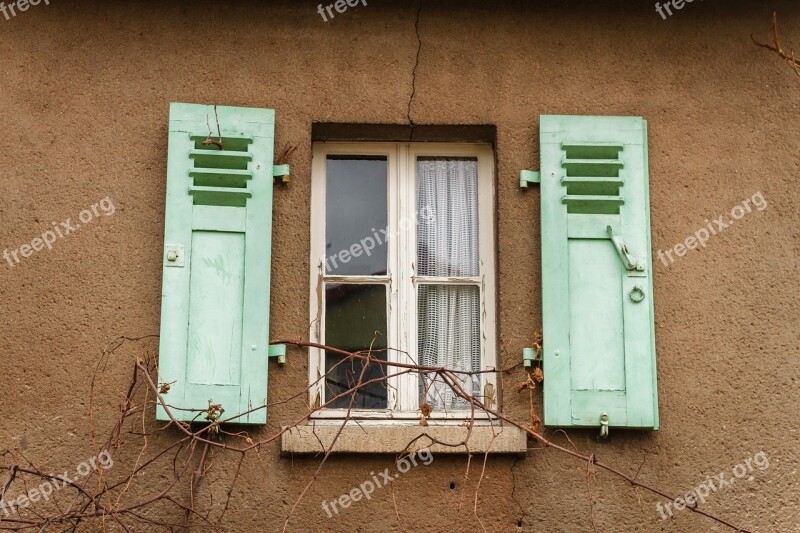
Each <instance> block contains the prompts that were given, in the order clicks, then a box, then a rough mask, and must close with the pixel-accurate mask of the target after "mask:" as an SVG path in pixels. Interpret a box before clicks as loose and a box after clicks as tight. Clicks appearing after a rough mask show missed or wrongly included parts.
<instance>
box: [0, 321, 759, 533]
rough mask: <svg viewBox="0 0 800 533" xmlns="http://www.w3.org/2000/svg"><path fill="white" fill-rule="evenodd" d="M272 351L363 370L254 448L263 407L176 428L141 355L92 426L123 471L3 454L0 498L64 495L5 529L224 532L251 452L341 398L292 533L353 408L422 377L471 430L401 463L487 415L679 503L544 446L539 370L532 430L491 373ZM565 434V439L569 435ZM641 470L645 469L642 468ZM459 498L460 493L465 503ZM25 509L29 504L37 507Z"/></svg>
mask: <svg viewBox="0 0 800 533" xmlns="http://www.w3.org/2000/svg"><path fill="white" fill-rule="evenodd" d="M155 337H157V335H148V336H144V337H119V338H117V339H115V340H114V341H112V342H111V343H109V345H108V346H106V347H105V348H104V349H103V351H102V353H101V357H100V359H99V361H98V364H97V368H96V371H95V375H94V377H93V379H92V385H91V389H90V398H89V403H90V406H91V407H90V408H91V410H92V411H94V394H95V391H96V389H97V386H98V383H99V382H100V380H101V377H102V376H103V373H104V370H105V369H106V365H107V363H108V358H109V357H110V356H111V354H112V353H113V352H114V351H115V350H117V349H118V348H119V347H120V346H122V345H124V344H126V343H134V342H136V343H141V342H145V341H147V339H150V338H155ZM271 344H286V345H291V346H295V347H298V348H301V349H305V348H319V349H324V350H326V351H328V352H331V353H334V354H338V355H340V356H343V358H342V359H341V360H340V361H339V362H338V363H337V364H336V365H334V368H332V369H331V370H330V371H329V372H328V373H330V372H333V371H334V370H335V368H336V367H337V366H338V365H342V364H348V363H350V364H352V363H356V362H358V363H360V364H362V369H361V371H360V372H359V373H358V376H357V378H355V375H354V378H355V379H353V380H350V382H348V383H347V390H345V391H343V392H341V393H339V394H336V395H334V396H333V397H332V398H326V401H325V402H324V403H322V404H321V405H311V406H309V405H307V403H306V400H307V398H308V394H309V390H310V389H311V388H312V387H315V386H316V385H318V384H319V383H320V381H321V380H324V379H326V376H327V374H326V375H323V376H320V377H319V378H318V380H317V381H316V382H315V383H312V384H310V385H309V387H307V388H305V389H303V390H300V391H298V392H297V393H295V394H292V395H291V396H289V397H287V398H283V399H280V400H277V401H276V402H274V403H271V404H269V405H270V406H274V405H280V404H286V403H289V402H293V401H297V402H303V403H304V404H305V405H306V412H304V413H303V414H302V415H301V416H298V417H297V418H296V419H295V420H292V421H291V422H290V423H289V424H288V425H286V426H284V427H283V428H282V429H281V430H280V431H277V432H275V433H274V434H271V435H268V436H266V437H264V438H261V439H258V440H254V439H253V438H251V437H250V436H249V435H248V434H247V433H245V432H239V433H233V432H231V431H229V424H230V423H235V422H236V420H237V419H238V418H239V417H241V416H244V415H246V414H248V413H252V412H255V411H258V410H260V409H265V408H267V407H268V406H267V405H261V406H257V407H254V408H253V409H251V410H250V411H248V412H246V413H239V414H236V415H234V416H228V417H225V411H224V409H223V407H222V406H221V405H218V404H213V403H211V402H209V406H208V408H206V409H198V410H197V413H196V414H197V417H196V419H197V423H193V424H189V423H186V422H181V421H178V420H177V419H176V417H175V415H174V410H175V409H176V407H174V406H172V405H170V404H169V403H168V401H167V398H168V397H169V389H170V384H167V383H162V384H160V385H159V384H158V382H157V379H156V378H155V377H154V376H155V375H156V374H157V363H156V357H155V356H154V355H152V354H151V353H150V352H149V351H147V350H144V355H143V356H141V357H138V358H137V359H136V361H135V363H134V364H133V367H132V377H131V381H130V383H129V385H128V387H127V389H126V392H125V393H124V397H123V400H122V402H120V404H119V407H118V409H119V412H118V414H117V416H116V420H115V421H114V423H113V424H112V426H111V429H110V431H109V434H108V436H107V438H106V439H105V441H104V442H103V445H102V446H97V444H96V437H95V427H94V426H95V420H96V418H95V417H94V415H90V418H89V424H90V435H91V437H92V443H93V446H95V449H100V450H107V451H108V452H109V453H111V454H113V456H114V458H115V461H116V462H118V463H119V464H118V466H115V468H114V469H113V471H108V472H106V471H102V470H96V471H94V472H92V473H91V474H90V475H88V476H87V477H85V478H84V479H83V480H81V481H77V480H63V479H61V476H55V475H53V474H51V473H47V472H45V471H43V470H42V469H40V468H38V467H37V466H35V465H34V464H33V463H32V462H31V461H28V460H27V458H26V457H25V456H24V455H23V453H22V452H21V451H20V450H15V451H7V452H6V453H5V454H3V459H4V462H5V464H2V465H0V472H5V473H6V479H5V481H4V482H3V483H2V485H0V487H2V491H1V492H0V499H2V498H3V497H4V496H5V495H6V494H7V493H8V492H9V490H10V489H12V488H18V489H23V490H24V491H25V492H28V491H29V487H30V486H31V485H33V484H35V483H58V484H61V485H62V486H61V488H60V489H61V490H59V491H58V494H56V493H53V495H52V499H50V500H49V501H47V502H40V501H38V502H35V505H27V506H20V505H18V503H19V500H12V501H10V502H6V507H7V508H11V511H12V512H11V513H10V514H9V513H6V514H5V515H4V514H3V511H2V510H0V530H10V531H28V530H35V531H42V530H45V529H48V528H53V529H57V530H59V531H76V530H77V528H78V527H79V526H80V525H81V524H86V525H89V526H91V527H93V528H95V529H103V530H106V529H107V528H108V525H109V524H114V525H115V526H116V527H117V528H119V529H122V530H123V531H131V530H132V528H135V527H136V526H142V525H147V526H148V528H150V529H155V528H159V529H163V530H166V531H175V530H180V529H184V528H186V527H191V526H192V525H200V526H202V528H203V529H209V530H213V531H219V530H220V529H222V528H223V524H224V522H223V520H224V517H225V514H226V512H227V510H228V508H229V504H230V502H231V498H232V494H233V490H234V486H235V484H236V482H237V480H238V479H239V477H240V473H241V468H242V464H243V462H244V460H245V457H246V455H247V454H248V453H250V452H258V451H259V450H260V449H261V448H263V447H264V446H266V445H268V444H271V443H273V442H275V441H276V440H277V439H279V438H280V437H281V435H282V434H283V433H285V432H286V431H289V430H291V429H293V428H296V427H298V426H299V425H302V424H304V423H306V422H308V421H309V418H310V417H311V415H312V414H313V413H314V412H315V411H318V410H319V409H324V408H326V407H329V406H331V405H333V404H334V402H337V401H339V400H341V399H343V398H344V399H349V402H348V403H349V407H348V409H347V411H346V415H345V417H344V418H343V420H342V421H341V425H340V426H339V427H338V431H337V432H336V434H335V436H334V437H333V438H332V440H331V441H330V443H329V444H328V445H327V446H323V447H324V454H322V457H321V459H320V462H319V465H318V466H317V468H316V471H315V472H314V473H313V475H312V476H311V478H310V479H309V480H308V482H307V484H306V485H305V486H304V488H303V489H302V491H301V492H300V493H299V494H298V496H297V498H296V499H295V501H294V503H293V505H292V506H291V509H290V511H289V512H288V514H287V516H286V519H285V521H284V524H283V530H284V531H286V530H287V529H288V528H289V524H290V521H291V519H292V516H293V515H294V512H295V510H296V509H297V507H298V506H299V504H300V503H301V501H302V500H303V497H304V496H305V494H306V493H307V492H308V490H309V488H310V487H311V486H312V485H313V483H314V482H315V481H316V480H317V478H318V476H319V474H320V472H321V470H322V468H323V466H324V465H325V463H326V462H327V460H328V459H329V457H330V456H331V454H332V453H333V452H334V448H335V445H336V442H337V439H338V438H339V436H340V435H341V433H342V431H343V429H344V427H345V425H346V424H348V422H350V421H352V420H353V406H354V405H355V399H356V394H358V393H359V391H361V390H363V389H364V388H365V387H368V386H370V385H374V384H375V383H380V382H385V381H386V380H389V379H390V378H392V377H395V376H401V375H406V374H416V375H419V376H420V377H421V378H425V381H424V382H425V383H429V382H432V381H440V382H443V383H445V384H446V385H447V386H448V387H449V388H450V389H451V390H452V391H453V392H454V394H455V395H456V396H457V397H458V398H460V399H461V400H463V402H465V403H466V404H467V405H468V408H469V411H468V412H469V413H470V417H469V419H468V421H467V423H466V426H467V432H466V436H465V437H464V439H463V440H462V441H460V442H442V441H440V440H438V439H436V438H434V437H433V436H431V435H429V434H427V433H426V432H425V431H424V430H422V433H421V434H420V435H419V436H417V437H416V438H414V439H413V440H412V441H411V442H409V443H408V445H407V446H406V452H405V454H410V453H414V451H416V450H418V449H420V448H421V447H430V446H432V445H440V446H447V447H454V448H455V447H463V448H464V449H465V450H466V451H467V452H469V451H470V446H469V440H470V436H471V435H472V429H473V425H474V422H475V420H476V418H477V417H478V416H479V415H483V416H485V415H491V416H489V417H488V419H489V420H494V421H495V422H492V424H493V427H497V426H496V425H497V422H501V423H503V424H505V425H508V426H514V427H517V428H520V429H521V430H523V431H524V432H525V433H527V435H528V436H529V437H530V438H531V439H533V440H535V441H537V442H538V443H539V445H540V446H539V448H541V449H544V448H550V449H553V450H556V451H558V452H560V453H563V454H566V455H568V456H570V457H572V458H574V459H576V460H577V461H580V462H582V463H583V464H585V465H586V468H587V472H588V473H587V487H590V484H589V477H590V476H592V475H593V474H592V473H593V472H594V471H595V470H605V471H606V472H609V473H611V474H613V475H614V476H616V477H618V478H620V479H622V480H624V481H625V482H626V483H628V484H630V486H631V487H633V488H634V489H635V490H638V489H642V490H645V491H647V492H650V493H652V494H654V495H657V496H659V497H662V498H666V499H668V500H674V499H675V496H674V495H671V494H669V493H668V492H667V491H665V490H662V489H660V488H658V487H655V486H653V485H649V484H647V483H644V482H642V481H639V480H638V479H637V478H638V474H639V471H638V470H637V472H636V473H635V474H628V473H626V472H624V471H623V470H621V469H619V468H617V467H614V466H611V465H610V464H606V463H605V462H603V461H601V460H599V459H598V458H597V456H596V455H595V454H585V453H581V452H580V451H578V450H577V449H570V448H566V447H564V446H561V445H559V444H557V443H555V442H554V441H553V440H551V439H549V438H546V437H545V436H544V435H543V434H542V432H541V430H540V428H541V420H540V419H539V417H538V416H537V415H536V413H535V409H534V406H533V396H532V391H533V388H534V387H535V386H536V384H537V383H540V382H541V379H542V376H541V370H540V369H535V370H533V371H531V372H526V376H527V379H526V381H524V382H522V383H521V385H520V387H519V391H520V392H522V391H525V390H527V391H529V394H531V400H530V402H531V412H530V415H531V418H530V420H528V421H519V420H514V419H512V418H510V417H509V416H507V415H505V414H504V413H502V412H500V411H499V410H497V409H496V408H494V407H493V406H492V405H486V403H488V402H484V400H483V399H482V398H481V397H478V396H476V395H474V394H473V393H472V392H470V391H468V390H466V388H465V387H464V383H465V379H464V378H465V377H470V378H471V377H472V376H474V375H476V374H480V373H486V372H489V371H479V372H468V371H460V370H453V369H448V368H444V367H435V366H426V365H418V364H409V363H401V362H393V361H386V360H385V359H383V358H378V357H376V354H377V353H378V350H373V349H372V347H370V349H368V350H364V351H358V352H349V351H345V350H340V349H337V348H335V347H332V346H326V345H322V344H317V343H312V342H305V341H300V340H291V339H276V340H273V341H271ZM370 365H381V367H382V369H383V370H384V372H382V375H380V376H379V377H373V378H367V376H366V371H367V368H368V367H370ZM373 368H374V367H373ZM519 370H520V365H519V364H517V365H513V366H510V367H508V368H505V369H501V370H496V371H491V372H497V373H498V375H500V376H502V375H508V374H510V373H512V372H517V371H519ZM155 404H160V405H161V406H162V408H163V410H164V412H165V413H166V414H167V417H168V418H169V421H168V422H166V423H164V424H159V423H157V422H155V421H154V419H153V412H154V407H155ZM423 406H427V407H425V408H424V410H423V411H426V412H423V411H421V413H420V420H421V424H420V425H423V426H424V425H425V424H424V423H422V421H424V420H426V419H427V417H428V416H429V415H430V410H431V409H432V407H431V406H430V405H429V404H428V403H427V402H426V403H424V404H423ZM156 433H163V434H165V436H167V437H169V438H168V441H169V442H168V444H167V445H165V446H162V447H161V448H158V449H157V448H155V447H152V446H150V445H149V437H152V436H153V435H154V434H156ZM564 434H565V435H566V433H564ZM492 440H494V439H492ZM568 440H569V439H568ZM231 454H233V455H234V457H235V459H236V460H235V463H234V464H235V468H233V469H229V470H230V471H231V472H232V476H231V479H230V482H229V488H228V490H227V498H226V501H225V502H224V504H223V506H222V510H221V512H220V513H219V515H218V516H215V517H213V518H212V516H211V511H210V510H204V509H202V508H201V507H202V506H199V505H198V500H197V494H198V491H200V490H202V485H201V481H202V480H203V478H204V476H205V475H206V474H207V472H208V471H209V469H210V468H212V466H210V464H211V462H212V460H213V461H215V462H216V463H219V462H220V461H221V460H222V458H223V457H225V456H227V455H231ZM483 455H484V456H483V460H482V463H481V468H480V473H479V477H478V480H477V488H476V489H475V496H474V501H473V503H472V512H473V515H474V516H475V517H476V520H477V521H478V523H479V524H480V525H481V527H482V528H483V524H482V522H481V518H480V516H479V513H478V488H479V487H480V484H481V481H482V479H483V477H484V475H485V471H486V465H487V458H488V452H486V453H485V454H483ZM123 458H124V459H126V462H123V461H122V459H123ZM471 459H472V454H471V453H470V454H468V455H467V461H466V472H465V481H466V480H467V479H468V477H469V470H470V464H471ZM165 466H166V467H169V469H170V470H171V471H172V475H171V476H169V477H167V479H166V480H165V481H164V482H163V483H157V482H154V481H153V480H157V479H163V476H161V477H158V476H152V477H150V478H147V479H149V480H150V482H149V483H147V484H146V485H145V486H144V487H143V486H142V484H141V483H137V481H138V480H139V479H141V478H142V474H143V473H144V472H145V471H148V472H151V471H152V472H162V471H163V469H164V468H165ZM639 469H641V465H640V466H639ZM112 472H113V479H112ZM465 488H466V483H465V484H464V489H462V490H465ZM392 490H394V489H392ZM463 494H464V493H463V492H462V499H463ZM589 498H590V502H591V499H592V496H591V491H589ZM392 501H393V505H394V508H395V513H397V514H398V516H399V513H398V512H397V504H396V500H395V499H394V493H392ZM28 503H29V504H30V503H31V502H28ZM462 503H463V501H462ZM460 505H461V504H459V506H460ZM170 508H171V509H173V510H177V511H178V512H179V513H180V516H181V520H180V521H164V519H163V516H170V511H169V510H170ZM687 508H688V509H690V510H691V511H692V512H694V513H697V514H700V515H702V516H705V517H707V518H709V519H711V520H713V521H714V522H717V523H718V524H722V525H725V526H727V527H729V528H731V529H732V530H735V531H741V532H745V531H746V530H745V529H743V528H741V527H739V526H737V525H734V524H733V523H731V522H730V521H728V520H726V519H724V518H721V517H719V516H716V515H714V514H711V513H709V512H706V511H705V510H703V509H701V508H700V507H699V505H696V504H695V505H693V506H687ZM591 520H592V523H594V516H592V517H591ZM484 530H485V529H484Z"/></svg>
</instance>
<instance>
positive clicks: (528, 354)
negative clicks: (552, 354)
mask: <svg viewBox="0 0 800 533" xmlns="http://www.w3.org/2000/svg"><path fill="white" fill-rule="evenodd" d="M541 360H542V357H541V351H539V350H537V349H536V348H523V349H522V365H523V366H524V367H525V368H531V367H532V366H533V363H534V362H536V361H541Z"/></svg>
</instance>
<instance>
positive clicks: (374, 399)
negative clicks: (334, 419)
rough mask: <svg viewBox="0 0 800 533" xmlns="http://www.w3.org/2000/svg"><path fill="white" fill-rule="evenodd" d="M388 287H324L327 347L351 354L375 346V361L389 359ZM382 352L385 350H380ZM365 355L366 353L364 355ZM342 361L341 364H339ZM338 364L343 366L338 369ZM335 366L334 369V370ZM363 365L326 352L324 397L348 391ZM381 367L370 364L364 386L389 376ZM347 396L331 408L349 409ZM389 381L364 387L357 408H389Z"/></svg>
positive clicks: (334, 284) (358, 393) (337, 285)
mask: <svg viewBox="0 0 800 533" xmlns="http://www.w3.org/2000/svg"><path fill="white" fill-rule="evenodd" d="M386 332H387V326H386V286H385V285H355V284H342V283H328V284H326V285H325V344H327V345H328V346H331V347H333V348H339V349H341V350H346V351H348V352H357V351H365V352H366V351H367V350H369V348H370V345H371V346H372V350H373V352H372V355H373V357H375V358H376V359H383V360H384V361H385V360H386V347H387V339H386ZM378 350H382V351H378ZM365 355H366V354H365ZM340 362H341V363H340ZM336 363H340V364H339V365H338V366H335V365H336ZM334 366H335V368H334ZM363 368H364V362H363V361H361V360H348V358H347V357H343V356H341V355H337V354H336V353H332V352H330V351H328V352H326V353H325V371H326V378H325V398H326V399H332V398H334V397H335V396H337V395H339V394H342V393H344V392H347V391H348V390H349V389H350V388H352V387H354V386H355V385H356V384H357V383H358V380H359V376H360V375H361V370H362V369H363ZM386 373H387V372H386V368H385V367H384V366H383V365H379V364H375V363H373V364H370V365H367V371H366V372H365V373H364V376H363V378H361V379H362V383H363V382H366V381H368V380H370V379H375V378H379V377H381V376H385V375H386ZM350 398H351V395H350V394H347V395H345V396H342V397H341V398H339V399H337V400H336V401H335V402H333V403H331V404H330V405H328V407H331V408H345V409H346V408H347V407H349V406H350ZM386 407H387V394H386V382H385V381H379V382H376V383H374V384H371V385H368V386H366V387H362V388H360V389H359V390H358V392H357V393H356V399H355V402H354V403H353V408H355V409H386Z"/></svg>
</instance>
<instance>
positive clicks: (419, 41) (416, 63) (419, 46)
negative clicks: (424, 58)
mask: <svg viewBox="0 0 800 533" xmlns="http://www.w3.org/2000/svg"><path fill="white" fill-rule="evenodd" d="M421 13H422V0H419V7H418V8H417V18H416V20H415V21H414V32H415V34H416V35H417V57H416V59H415V61H414V69H413V70H412V71H411V96H410V97H409V99H408V111H407V112H406V117H407V119H408V124H409V125H410V126H411V139H412V140H413V139H414V120H413V119H412V118H411V106H412V105H413V104H414V97H415V96H416V94H417V67H419V55H420V52H422V39H421V38H420V36H419V17H420V14H421Z"/></svg>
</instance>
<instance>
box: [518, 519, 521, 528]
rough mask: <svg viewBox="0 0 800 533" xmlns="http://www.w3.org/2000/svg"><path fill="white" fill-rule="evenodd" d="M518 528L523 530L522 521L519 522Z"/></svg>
mask: <svg viewBox="0 0 800 533" xmlns="http://www.w3.org/2000/svg"><path fill="white" fill-rule="evenodd" d="M517 527H518V528H519V529H522V520H517Z"/></svg>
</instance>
